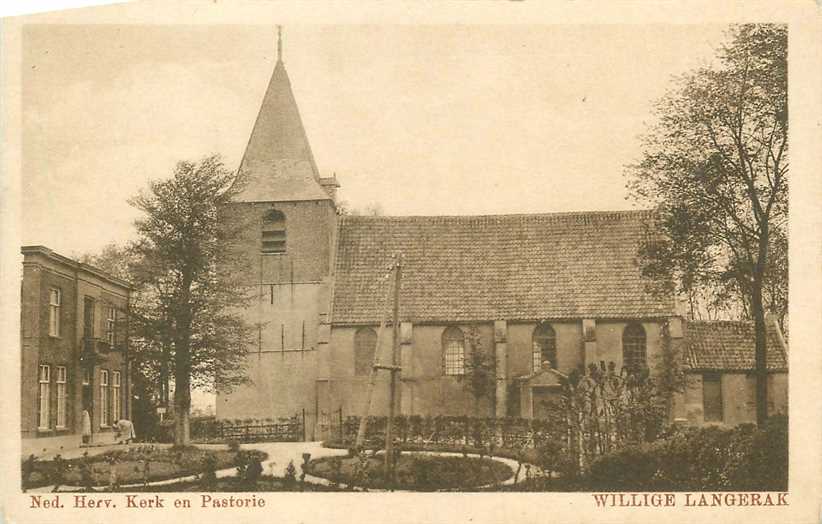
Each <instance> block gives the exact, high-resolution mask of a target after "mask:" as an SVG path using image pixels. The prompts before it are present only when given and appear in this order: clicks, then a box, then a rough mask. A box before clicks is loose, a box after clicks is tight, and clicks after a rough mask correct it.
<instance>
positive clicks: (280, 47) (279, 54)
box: [277, 25, 283, 62]
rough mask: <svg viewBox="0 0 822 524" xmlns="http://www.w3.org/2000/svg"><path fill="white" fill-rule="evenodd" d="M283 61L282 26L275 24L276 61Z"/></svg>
mask: <svg viewBox="0 0 822 524" xmlns="http://www.w3.org/2000/svg"><path fill="white" fill-rule="evenodd" d="M282 61H283V26H281V25H278V26H277V62H282Z"/></svg>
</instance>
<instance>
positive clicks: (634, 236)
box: [333, 211, 674, 324]
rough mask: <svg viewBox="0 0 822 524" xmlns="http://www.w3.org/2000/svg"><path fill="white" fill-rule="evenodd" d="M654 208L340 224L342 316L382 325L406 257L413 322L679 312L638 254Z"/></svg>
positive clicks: (406, 309)
mask: <svg viewBox="0 0 822 524" xmlns="http://www.w3.org/2000/svg"><path fill="white" fill-rule="evenodd" d="M651 218H652V214H651V212H649V211H620V212H582V213H550V214H531V215H487V216H434V217H422V216H418V217H413V216H412V217H364V216H345V217H342V218H341V220H340V226H339V236H338V244H337V256H336V274H335V283H334V305H333V322H335V323H350V324H353V323H373V322H379V320H380V317H381V314H382V312H381V309H382V304H383V303H384V296H385V289H386V286H387V282H386V281H385V280H384V279H381V277H382V276H383V275H385V273H386V268H387V266H388V265H389V263H390V258H391V256H392V255H393V254H395V253H402V256H403V266H402V292H401V296H400V318H401V319H402V320H408V321H412V322H431V321H457V322H458V321H487V320H496V319H506V320H537V319H570V318H643V317H660V316H667V315H671V314H673V313H674V303H673V300H672V299H668V298H659V297H655V296H652V295H651V294H649V293H647V292H646V291H645V287H644V284H645V283H644V282H643V280H642V278H641V275H640V271H639V268H638V265H637V260H636V254H637V247H638V245H639V242H640V240H641V239H642V238H643V237H644V235H645V234H646V231H647V227H648V226H649V221H650V219H651Z"/></svg>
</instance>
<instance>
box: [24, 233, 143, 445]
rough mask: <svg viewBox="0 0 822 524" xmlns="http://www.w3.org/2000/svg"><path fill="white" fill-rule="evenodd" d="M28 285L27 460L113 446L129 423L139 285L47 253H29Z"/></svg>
mask: <svg viewBox="0 0 822 524" xmlns="http://www.w3.org/2000/svg"><path fill="white" fill-rule="evenodd" d="M21 251H22V254H23V279H22V282H21V306H22V307H21V318H20V328H21V333H20V336H21V343H22V348H21V359H20V373H21V375H20V377H21V381H20V383H21V391H20V398H21V405H20V425H21V428H20V430H21V433H22V451H23V454H24V455H28V454H30V453H33V454H35V455H40V454H42V453H43V452H44V451H45V452H46V453H52V452H59V451H60V450H61V449H72V448H78V447H80V446H81V444H83V412H84V411H86V412H87V413H88V423H89V425H88V426H87V429H88V430H89V432H90V436H89V438H88V439H87V440H88V442H87V443H88V444H100V443H110V442H113V438H114V437H113V436H114V430H113V425H114V423H115V422H116V421H117V420H119V419H120V418H128V417H129V413H130V404H129V397H130V395H129V394H128V390H129V384H130V380H129V372H128V366H127V358H128V339H127V336H126V335H127V334H126V332H125V328H124V324H125V319H126V315H127V314H128V301H129V296H130V293H131V286H130V284H129V283H127V282H124V281H122V280H120V279H118V278H115V277H113V276H111V275H108V274H106V273H104V272H103V271H100V270H99V269H97V268H94V267H92V266H90V265H88V264H83V263H80V262H77V261H74V260H72V259H69V258H67V257H64V256H62V255H59V254H57V253H55V252H54V251H52V250H51V249H49V248H47V247H43V246H24V247H23V248H22V250H21Z"/></svg>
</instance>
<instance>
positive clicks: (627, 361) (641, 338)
mask: <svg viewBox="0 0 822 524" xmlns="http://www.w3.org/2000/svg"><path fill="white" fill-rule="evenodd" d="M622 367H624V368H625V369H627V370H628V371H630V372H635V371H639V370H640V369H643V368H645V367H646V358H645V329H644V328H643V327H642V325H641V324H637V323H636V322H632V323H631V324H628V325H627V326H626V327H625V331H623V332H622Z"/></svg>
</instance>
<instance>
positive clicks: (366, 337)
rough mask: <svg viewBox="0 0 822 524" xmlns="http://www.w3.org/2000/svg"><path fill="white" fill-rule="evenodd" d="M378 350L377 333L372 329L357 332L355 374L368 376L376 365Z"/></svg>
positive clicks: (361, 329)
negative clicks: (375, 356) (375, 354)
mask: <svg viewBox="0 0 822 524" xmlns="http://www.w3.org/2000/svg"><path fill="white" fill-rule="evenodd" d="M376 350H377V333H376V332H375V331H374V330H373V329H371V328H370V327H364V328H360V329H358V330H357V333H356V334H355V335H354V374H355V375H368V374H369V373H370V371H371V366H372V365H373V364H374V353H375V351H376Z"/></svg>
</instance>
